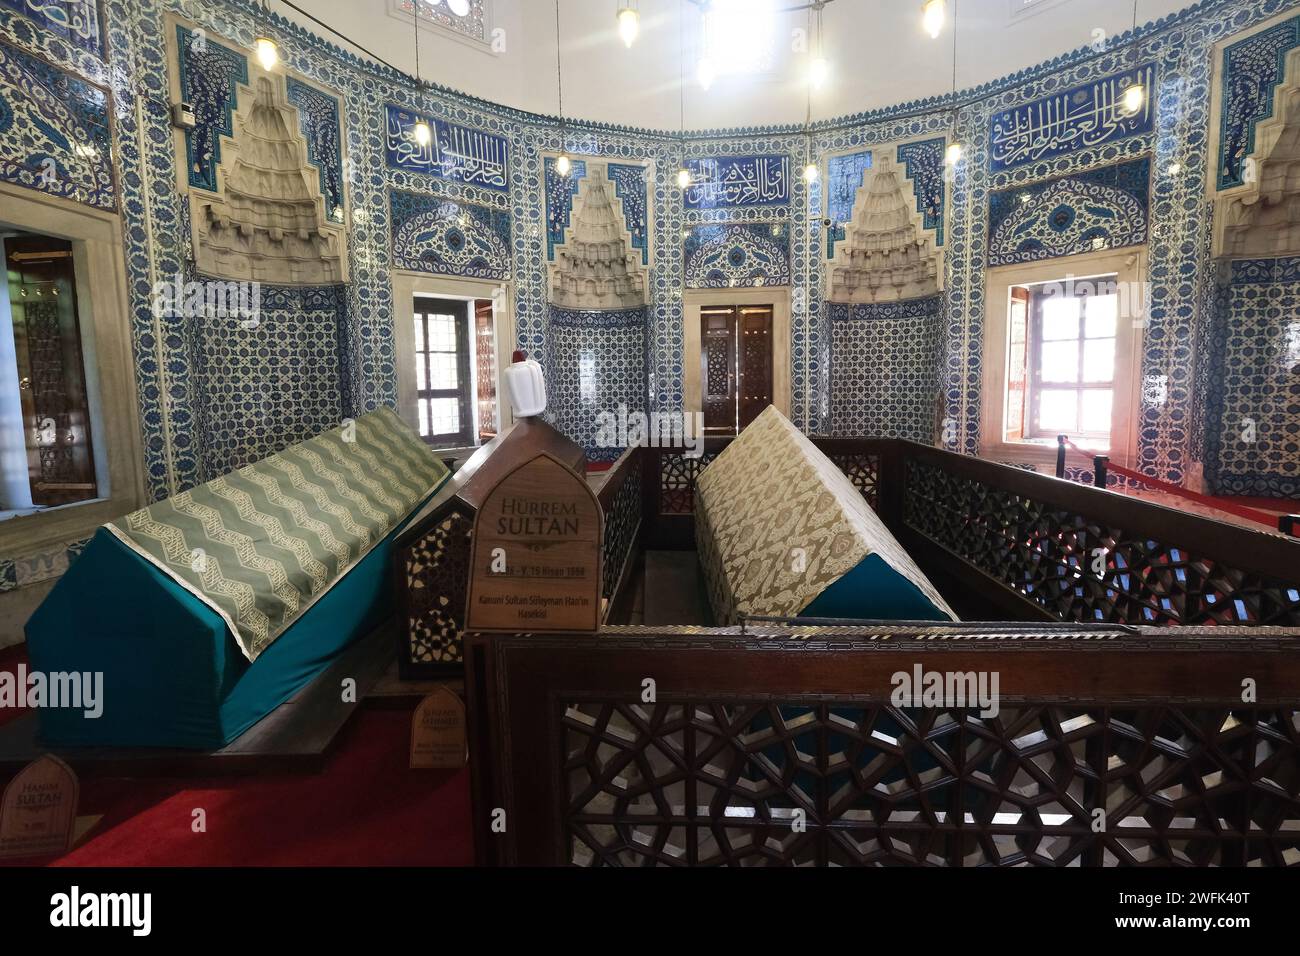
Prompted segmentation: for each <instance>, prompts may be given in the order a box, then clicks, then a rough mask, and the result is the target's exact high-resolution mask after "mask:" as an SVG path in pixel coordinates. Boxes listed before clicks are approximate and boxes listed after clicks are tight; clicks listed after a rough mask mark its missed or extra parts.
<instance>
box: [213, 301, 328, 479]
mask: <svg viewBox="0 0 1300 956" xmlns="http://www.w3.org/2000/svg"><path fill="white" fill-rule="evenodd" d="M190 321H191V322H192V323H193V327H194V330H195V334H196V338H197V341H198V356H197V361H196V364H195V380H196V385H197V386H198V388H199V390H200V392H201V394H202V395H203V396H204V401H203V409H202V422H203V469H204V480H205V481H207V480H211V479H213V478H216V477H218V476H220V475H223V474H225V473H227V472H229V471H234V470H235V469H237V468H242V467H243V466H244V465H250V464H252V463H254V462H257V461H261V460H262V459H263V458H265V457H266V456H268V455H271V454H273V453H275V452H277V451H280V450H281V449H283V448H286V447H288V446H289V445H292V444H294V443H296V442H300V441H303V440H304V439H307V438H311V437H314V436H315V435H318V434H320V433H321V432H323V431H327V430H329V429H331V428H335V427H337V426H338V424H339V422H340V421H341V420H342V418H343V414H344V413H343V407H342V403H343V382H342V360H341V358H340V351H341V345H342V341H341V334H342V331H343V295H342V289H341V287H320V288H302V289H293V288H276V287H264V288H263V289H262V290H261V309H260V312H259V314H258V315H257V317H256V318H255V319H252V320H249V319H238V318H222V317H198V318H193V319H191V320H190Z"/></svg>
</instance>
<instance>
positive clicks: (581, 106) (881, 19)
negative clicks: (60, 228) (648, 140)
mask: <svg viewBox="0 0 1300 956" xmlns="http://www.w3.org/2000/svg"><path fill="white" fill-rule="evenodd" d="M294 2H295V3H296V4H297V5H298V6H299V7H301V8H302V9H304V10H306V11H308V12H309V13H310V14H311V15H313V16H315V17H317V18H319V19H320V20H322V21H324V22H325V23H327V24H329V25H330V26H331V27H333V28H334V29H335V30H338V31H339V32H340V33H342V34H343V35H344V36H346V37H348V38H349V39H350V40H352V41H354V42H355V43H356V44H359V45H360V46H362V47H366V48H368V49H369V50H370V51H371V52H373V53H374V54H376V55H378V56H380V57H382V58H383V59H385V60H387V61H388V62H389V63H391V64H392V65H394V66H396V67H398V68H399V69H402V70H404V71H406V72H408V73H412V74H413V73H414V72H415V47H414V33H413V28H412V25H411V21H410V18H409V17H407V18H405V19H399V18H398V17H397V16H394V15H391V13H390V11H391V10H392V9H393V7H394V5H395V0H348V2H344V3H340V2H339V0H294ZM488 2H489V4H490V5H491V7H492V12H491V25H492V26H494V27H496V28H499V29H500V30H502V31H504V32H503V33H502V34H501V35H502V36H503V38H504V41H505V52H504V53H501V54H493V53H491V52H488V51H487V50H486V49H485V48H483V47H482V46H476V45H474V44H473V43H470V42H467V41H464V40H458V39H453V38H451V37H449V36H448V35H447V34H446V33H443V32H441V31H439V30H437V29H436V28H433V27H430V26H428V25H424V26H422V28H421V31H420V66H421V74H422V75H423V77H424V78H425V79H426V80H428V81H432V82H435V83H439V84H442V85H444V86H449V87H452V88H455V89H458V90H463V91H465V92H467V93H471V94H474V95H476V96H480V97H483V98H484V99H488V100H492V101H494V102H497V103H503V104H505V105H508V106H513V107H517V108H519V109H524V110H529V111H533V112H538V113H546V114H552V115H553V114H555V113H556V112H557V108H558V101H557V93H556V62H555V61H556V57H555V32H556V31H555V7H554V3H553V0H488ZM800 2H802V0H777V3H778V5H779V6H782V7H784V6H791V5H795V4H796V3H800ZM1025 4H1033V6H1032V7H1031V8H1030V11H1031V12H1029V13H1026V14H1022V15H1020V16H1015V15H1013V10H1014V9H1017V8H1020V7H1023V6H1024V5H1025ZM619 5H620V4H619V2H618V0H560V10H561V23H562V28H561V38H562V42H561V50H562V58H563V75H564V113H565V116H567V117H571V118H575V117H576V118H582V119H591V120H600V121H603V122H609V123H618V124H623V125H627V126H637V127H647V128H651V129H676V128H677V127H678V123H679V89H680V84H679V81H678V78H679V75H680V74H679V69H680V67H679V55H680V51H681V50H682V44H681V43H680V42H679V30H681V29H683V28H684V32H685V35H686V38H687V40H686V47H687V49H686V56H685V70H686V78H687V82H686V97H685V125H686V127H687V128H688V129H704V128H720V127H728V128H730V127H738V126H763V125H768V124H774V123H777V124H779V123H802V122H803V120H804V116H805V110H806V108H807V85H806V83H805V81H804V70H805V69H806V67H805V66H804V64H805V63H806V60H805V58H804V57H803V56H801V55H796V54H794V53H792V52H791V51H790V49H789V46H788V44H784V43H783V44H781V45H779V46H778V55H777V62H776V65H775V69H774V71H773V73H772V74H770V75H768V76H759V77H744V78H742V77H722V78H719V79H718V80H717V81H716V82H715V83H714V84H713V86H712V88H711V90H710V91H708V92H705V91H703V90H702V89H701V88H700V86H699V85H698V83H697V82H696V79H695V61H696V57H697V54H696V52H695V50H694V44H695V43H696V41H697V40H698V38H699V35H700V32H701V31H700V14H699V11H698V9H697V8H696V7H695V6H693V5H692V4H691V3H689V2H686V0H640V8H641V26H642V29H641V36H640V38H639V39H638V40H637V42H636V44H635V46H633V47H632V49H630V50H629V49H627V48H625V47H624V45H623V43H622V42H621V41H620V40H619V38H618V35H617V33H616V32H615V11H616V9H617V8H618V6H619ZM954 5H955V8H956V14H957V42H958V47H957V87H958V88H959V89H964V88H969V87H972V86H976V85H979V84H981V83H986V82H988V81H990V80H994V79H997V78H999V77H1002V76H1006V75H1007V74H1010V73H1014V72H1016V71H1017V70H1021V69H1024V68H1025V67H1029V66H1033V65H1035V64H1037V63H1041V62H1043V61H1045V60H1049V59H1051V58H1052V57H1055V56H1058V55H1059V54H1061V53H1065V52H1067V51H1069V50H1073V49H1075V48H1077V47H1081V46H1085V45H1087V44H1089V43H1092V42H1093V41H1094V39H1095V38H1096V37H1097V36H1098V35H1099V34H1098V33H1097V32H1096V31H1105V32H1106V34H1108V35H1114V34H1116V33H1122V32H1124V31H1125V30H1128V29H1129V27H1130V26H1131V25H1132V22H1133V0H948V7H949V11H950V15H951V11H952V10H953V8H954ZM1190 5H1191V4H1190V3H1189V2H1188V0H1137V18H1138V23H1139V24H1143V23H1147V22H1149V21H1151V20H1156V19H1159V18H1161V17H1164V16H1166V15H1168V14H1170V13H1173V12H1175V11H1177V10H1180V9H1182V8H1184V7H1187V6H1190ZM271 7H272V9H273V10H274V11H275V12H277V13H279V14H282V15H284V16H287V17H290V18H292V19H295V20H298V21H299V22H301V23H302V24H303V25H304V26H305V27H307V28H308V29H311V30H313V31H314V32H316V33H319V34H321V35H322V36H325V37H326V38H327V39H329V40H331V42H334V43H339V44H340V45H344V46H346V44H342V43H341V42H340V41H339V38H338V37H337V36H333V35H330V34H329V33H328V32H327V31H324V30H322V28H321V27H319V26H317V25H315V24H312V23H310V22H309V21H307V20H306V19H305V18H303V17H301V16H300V15H299V14H297V13H296V12H295V11H293V10H292V9H289V8H288V7H286V6H285V5H284V3H283V2H280V0H271ZM679 7H680V8H681V9H683V10H684V16H681V17H679V14H678V10H679ZM1035 8H1036V9H1035ZM806 22H807V21H806V14H804V13H783V14H780V23H781V24H782V26H781V27H779V29H780V30H781V33H780V36H782V37H784V36H786V35H792V31H793V30H794V29H795V28H797V27H803V26H805V25H806ZM823 22H824V29H825V40H826V55H827V57H828V58H829V59H830V61H831V71H832V72H831V76H830V80H829V82H828V83H827V84H826V85H825V87H824V88H823V89H822V90H821V91H819V92H817V93H814V94H813V101H812V111H813V118H814V119H822V118H826V117H830V116H839V115H845V114H850V113H857V112H861V111H864V110H870V109H876V108H879V107H884V106H892V105H896V104H899V103H903V102H906V101H909V100H915V99H922V98H925V97H928V96H935V95H942V94H944V93H947V92H949V90H950V89H951V88H952V41H953V33H952V22H951V20H950V21H949V23H948V26H947V28H946V29H945V32H944V33H943V34H942V35H941V36H940V37H939V39H937V40H932V39H930V37H929V35H928V34H926V33H925V32H924V31H923V30H922V29H921V0H833V2H832V3H830V4H829V5H828V6H827V7H826V9H825V12H824V14H823Z"/></svg>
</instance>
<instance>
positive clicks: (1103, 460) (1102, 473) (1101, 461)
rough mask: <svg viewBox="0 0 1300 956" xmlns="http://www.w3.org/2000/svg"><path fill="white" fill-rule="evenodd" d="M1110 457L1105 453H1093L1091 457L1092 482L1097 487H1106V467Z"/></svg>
mask: <svg viewBox="0 0 1300 956" xmlns="http://www.w3.org/2000/svg"><path fill="white" fill-rule="evenodd" d="M1109 465H1110V458H1109V457H1108V456H1106V455H1094V456H1093V459H1092V483H1093V484H1094V485H1096V486H1097V487H1098V488H1105V487H1106V468H1107V467H1108V466H1109Z"/></svg>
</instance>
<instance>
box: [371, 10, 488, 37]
mask: <svg viewBox="0 0 1300 956" xmlns="http://www.w3.org/2000/svg"><path fill="white" fill-rule="evenodd" d="M488 2H489V0H393V3H394V7H392V8H390V9H395V10H396V11H397V13H396V14H394V15H399V14H405V15H406V16H407V17H410V16H412V15H413V14H414V15H418V16H419V18H420V19H421V20H423V21H425V22H426V23H431V24H433V25H434V26H437V27H441V28H442V29H444V30H447V31H449V32H451V33H454V34H456V35H458V36H463V37H468V38H469V39H471V40H478V41H479V42H482V43H487V42H488V39H489V37H488V32H489V31H488V24H487V15H488V10H487V6H488Z"/></svg>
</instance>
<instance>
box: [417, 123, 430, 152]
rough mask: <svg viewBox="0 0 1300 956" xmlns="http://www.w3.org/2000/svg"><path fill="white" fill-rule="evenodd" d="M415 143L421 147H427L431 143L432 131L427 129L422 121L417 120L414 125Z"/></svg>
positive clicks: (426, 124) (427, 125) (427, 126)
mask: <svg viewBox="0 0 1300 956" xmlns="http://www.w3.org/2000/svg"><path fill="white" fill-rule="evenodd" d="M415 141H416V142H417V143H419V144H420V145H421V146H428V145H429V144H430V143H431V142H433V130H431V129H429V124H428V123H426V122H425V121H424V120H419V121H418V122H416V124H415Z"/></svg>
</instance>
